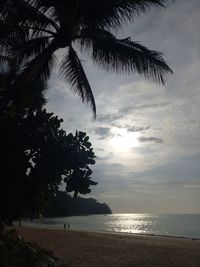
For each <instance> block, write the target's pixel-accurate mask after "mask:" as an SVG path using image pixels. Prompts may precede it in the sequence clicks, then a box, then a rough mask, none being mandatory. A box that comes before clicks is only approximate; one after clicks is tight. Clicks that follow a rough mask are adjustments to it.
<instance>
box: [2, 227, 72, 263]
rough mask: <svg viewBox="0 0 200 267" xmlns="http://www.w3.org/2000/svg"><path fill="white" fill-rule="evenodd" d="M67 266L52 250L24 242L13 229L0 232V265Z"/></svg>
mask: <svg viewBox="0 0 200 267" xmlns="http://www.w3.org/2000/svg"><path fill="white" fill-rule="evenodd" d="M1 266H2V267H27V266H29V267H67V265H66V264H64V262H63V261H61V260H59V259H58V258H57V257H55V256H54V255H53V253H52V252H50V251H48V250H46V249H43V248H40V247H39V246H37V245H36V244H33V243H30V242H26V241H25V240H24V239H23V238H21V237H20V236H19V235H18V234H17V232H16V230H15V229H12V230H9V231H1V232H0V267H1Z"/></svg>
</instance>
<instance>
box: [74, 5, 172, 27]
mask: <svg viewBox="0 0 200 267" xmlns="http://www.w3.org/2000/svg"><path fill="white" fill-rule="evenodd" d="M78 2H80V5H81V9H82V15H83V16H84V23H83V25H84V27H91V26H93V27H101V28H104V29H105V28H107V29H109V28H117V27H121V25H122V24H123V23H124V22H125V21H127V20H129V21H131V20H133V18H134V16H135V15H139V14H140V13H141V12H145V11H146V10H148V9H149V8H150V7H151V6H160V7H164V3H165V2H167V1H166V0H109V1H108V0H101V1H99V0H86V1H78ZM88 10H92V12H88Z"/></svg>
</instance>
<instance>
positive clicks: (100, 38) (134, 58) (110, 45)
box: [82, 30, 172, 85]
mask: <svg viewBox="0 0 200 267" xmlns="http://www.w3.org/2000/svg"><path fill="white" fill-rule="evenodd" d="M87 34H88V35H87ZM95 34H96V37H95ZM83 36H84V39H85V41H82V46H83V45H85V44H86V49H88V48H89V50H92V58H93V60H94V62H95V63H96V64H98V65H100V66H101V67H103V68H104V69H106V70H113V71H115V72H116V73H118V72H125V73H128V74H130V73H132V72H133V71H136V72H138V74H140V75H141V74H142V75H144V76H145V77H146V78H151V79H153V81H156V82H159V83H161V84H163V85H164V84H165V80H166V75H167V74H169V73H172V70H171V69H170V67H169V66H168V65H167V64H166V62H165V61H164V59H163V57H162V54H161V53H160V52H157V51H153V50H149V49H147V48H146V47H144V46H142V45H141V44H139V43H137V42H133V41H131V39H130V38H127V39H121V40H119V39H116V38H115V37H114V36H113V35H112V34H111V33H109V32H107V31H104V30H96V31H93V33H92V34H91V31H88V32H87V30H85V31H84V35H83Z"/></svg>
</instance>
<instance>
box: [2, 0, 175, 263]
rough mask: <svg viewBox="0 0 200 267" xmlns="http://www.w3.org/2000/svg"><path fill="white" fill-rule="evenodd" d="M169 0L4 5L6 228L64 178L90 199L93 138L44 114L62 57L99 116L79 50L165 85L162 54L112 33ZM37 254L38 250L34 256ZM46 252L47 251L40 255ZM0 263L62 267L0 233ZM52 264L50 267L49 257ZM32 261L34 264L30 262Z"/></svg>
mask: <svg viewBox="0 0 200 267" xmlns="http://www.w3.org/2000/svg"><path fill="white" fill-rule="evenodd" d="M166 2H167V0H136V1H134V0H110V1H108V0H84V1H83V0H81V1H80V0H67V1H66V0H1V1H0V147H1V150H0V162H1V166H0V178H1V187H0V225H1V226H3V224H11V223H12V221H13V220H14V219H17V218H18V219H19V218H20V217H22V216H27V215H28V216H31V217H34V216H37V215H38V214H39V213H40V212H41V211H43V210H44V208H45V206H46V205H47V203H48V201H49V199H50V198H52V197H53V196H55V195H56V194H57V193H58V187H59V185H60V183H61V182H62V181H64V182H65V183H66V190H67V191H68V192H73V193H74V197H77V195H78V193H80V194H87V193H89V192H90V186H91V185H96V183H95V182H93V181H92V180H91V175H92V170H91V169H90V165H92V164H94V163H95V161H94V158H95V154H94V152H93V150H92V146H91V143H90V142H89V137H88V136H87V134H86V133H83V132H81V131H77V132H76V133H75V134H74V135H73V134H66V133H65V131H64V130H63V129H62V128H61V127H60V124H61V122H62V120H61V119H59V118H58V117H57V116H56V115H54V114H53V113H48V112H47V111H46V110H45V109H44V104H45V97H44V92H45V90H46V89H47V87H48V86H47V81H48V79H49V77H50V75H51V70H52V68H53V66H54V65H55V52H56V51H57V50H58V49H60V48H63V49H64V51H65V54H64V56H63V58H62V60H61V62H60V65H59V70H60V73H61V74H62V76H63V77H64V78H65V79H66V81H67V82H68V83H69V84H70V86H71V88H72V89H73V90H74V91H75V92H76V93H78V94H79V95H80V97H81V99H82V101H86V102H89V103H90V105H91V108H92V110H93V114H94V117H95V116H96V105H95V100H94V96H93V92H92V89H91V86H90V84H89V81H88V79H87V77H86V74H85V72H84V68H83V65H82V61H81V59H80V58H79V56H78V55H79V54H80V52H82V51H84V52H86V53H87V54H88V56H89V57H90V58H91V59H92V61H93V63H94V64H97V65H98V66H100V67H102V68H103V69H105V70H106V71H110V70H111V71H114V72H116V73H121V72H125V73H129V74H131V73H132V72H134V71H136V72H138V73H139V74H142V75H144V76H145V77H146V78H151V79H153V80H154V81H156V82H159V83H161V84H164V83H165V79H166V75H167V74H168V73H172V70H171V69H170V67H169V66H168V65H167V64H166V62H165V61H164V59H163V57H162V54H161V53H160V52H157V51H154V50H150V49H148V48H146V47H145V46H143V45H141V44H140V43H138V42H136V41H132V40H131V38H130V37H127V38H122V39H118V38H117V37H116V36H114V35H113V32H117V30H119V29H120V28H121V27H122V25H123V24H124V22H125V21H127V20H128V21H133V19H134V18H135V16H136V15H139V14H140V13H142V12H144V11H146V10H148V9H149V8H150V7H151V6H158V7H163V6H164V4H165V3H166ZM33 251H35V252H36V253H35V254H34V253H33ZM40 252H41V253H40ZM0 253H1V254H0V256H1V257H0V266H5V267H6V266H17V267H18V266H41V259H42V260H43V259H45V260H44V261H45V264H46V265H45V264H44V266H57V264H58V263H57V262H56V261H54V258H53V256H48V257H49V258H48V259H47V258H45V257H46V252H44V251H42V250H40V248H36V247H35V246H34V245H32V244H29V243H26V242H24V241H23V240H21V239H20V238H19V237H18V236H17V235H16V233H14V232H7V233H5V232H4V231H3V227H2V229H1V230H0ZM41 257H42V258H41ZM50 258H51V259H52V262H51V263H49V259H50ZM29 260H30V261H29Z"/></svg>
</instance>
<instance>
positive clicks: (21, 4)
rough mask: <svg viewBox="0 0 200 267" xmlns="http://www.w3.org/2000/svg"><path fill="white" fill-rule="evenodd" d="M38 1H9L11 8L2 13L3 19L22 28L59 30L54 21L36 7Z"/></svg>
mask: <svg viewBox="0 0 200 267" xmlns="http://www.w3.org/2000/svg"><path fill="white" fill-rule="evenodd" d="M36 2H37V1H30V0H21V1H17V3H16V0H15V1H14V0H9V6H8V7H7V8H6V9H5V10H4V12H2V13H1V17H2V16H3V17H4V20H5V21H6V22H7V23H9V24H13V25H14V24H18V25H21V26H26V27H27V26H29V27H31V26H34V27H35V28H42V29H47V28H49V29H51V28H54V29H56V30H57V29H58V25H57V24H56V23H55V21H54V20H52V19H51V18H49V17H48V16H46V15H45V14H43V13H42V12H40V10H39V9H38V8H37V7H36V6H35V3H36Z"/></svg>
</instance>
